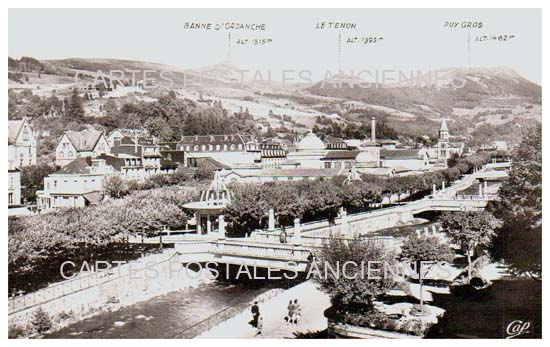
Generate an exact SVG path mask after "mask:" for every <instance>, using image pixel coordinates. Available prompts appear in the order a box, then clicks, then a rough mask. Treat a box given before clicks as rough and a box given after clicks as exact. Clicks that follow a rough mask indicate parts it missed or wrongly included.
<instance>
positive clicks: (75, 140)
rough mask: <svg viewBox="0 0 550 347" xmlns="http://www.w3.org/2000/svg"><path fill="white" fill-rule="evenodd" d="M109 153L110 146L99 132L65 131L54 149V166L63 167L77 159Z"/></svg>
mask: <svg viewBox="0 0 550 347" xmlns="http://www.w3.org/2000/svg"><path fill="white" fill-rule="evenodd" d="M110 152H111V146H109V143H108V142H107V139H106V138H105V135H104V134H103V132H101V131H97V130H83V131H65V133H64V134H63V135H62V136H61V139H59V142H58V143H57V146H56V148H55V164H56V165H59V166H61V167H63V166H65V165H67V164H69V163H71V162H72V161H73V160H75V159H78V158H86V157H96V156H98V155H100V154H108V153H110Z"/></svg>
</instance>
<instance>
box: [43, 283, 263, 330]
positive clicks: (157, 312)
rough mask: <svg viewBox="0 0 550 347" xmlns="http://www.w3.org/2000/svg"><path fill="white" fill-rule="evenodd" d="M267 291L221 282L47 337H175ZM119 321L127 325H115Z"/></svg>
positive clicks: (77, 325)
mask: <svg viewBox="0 0 550 347" xmlns="http://www.w3.org/2000/svg"><path fill="white" fill-rule="evenodd" d="M267 290H268V289H263V288H249V287H245V286H243V285H232V284H227V283H219V282H214V283H207V284H201V285H199V286H198V287H196V288H189V289H183V290H179V291H176V292H171V293H168V294H165V295H161V296H157V297H155V298H152V299H150V300H147V301H143V302H140V303H137V304H133V305H130V306H127V307H123V308H120V309H119V310H117V311H114V312H107V313H102V314H99V315H97V316H94V317H91V318H88V319H86V320H83V321H81V322H78V323H74V324H72V325H70V326H68V327H66V328H63V329H61V330H59V331H57V332H55V333H52V334H50V335H48V336H46V337H47V338H132V339H134V338H172V337H174V336H175V335H177V334H178V333H179V332H181V331H183V330H185V329H186V328H188V327H190V326H192V325H194V324H196V323H197V322H199V321H201V320H203V319H205V318H207V317H209V316H211V315H213V314H215V313H216V312H219V311H220V310H223V309H224V308H226V307H229V306H234V305H237V304H240V303H242V302H249V301H251V300H253V299H254V298H255V297H256V296H258V295H260V294H262V293H263V292H265V291H267ZM143 316H145V317H143ZM115 322H122V323H123V325H122V326H115ZM117 324H118V325H120V324H121V323H117Z"/></svg>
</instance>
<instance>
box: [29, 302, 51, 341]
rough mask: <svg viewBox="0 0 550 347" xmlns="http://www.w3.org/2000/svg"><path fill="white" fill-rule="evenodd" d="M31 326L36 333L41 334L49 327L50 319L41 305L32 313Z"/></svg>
mask: <svg viewBox="0 0 550 347" xmlns="http://www.w3.org/2000/svg"><path fill="white" fill-rule="evenodd" d="M31 326H32V327H33V329H34V330H35V331H36V332H37V333H39V334H42V333H44V332H46V331H48V330H50V329H51V327H52V319H51V318H50V316H49V315H48V313H47V312H46V311H44V309H43V308H42V307H38V309H37V310H36V311H34V313H33V315H32V320H31Z"/></svg>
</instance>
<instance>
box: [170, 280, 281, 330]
mask: <svg viewBox="0 0 550 347" xmlns="http://www.w3.org/2000/svg"><path fill="white" fill-rule="evenodd" d="M282 292H283V290H282V289H272V290H270V291H268V292H267V293H264V294H262V295H260V297H258V298H256V299H254V300H252V301H249V302H243V303H240V304H237V305H234V306H229V307H226V308H224V309H223V310H221V311H218V312H216V313H214V314H213V315H211V316H209V317H207V318H205V319H203V320H201V321H199V322H197V323H194V324H193V325H191V326H189V327H187V328H185V329H184V330H182V331H180V332H178V333H176V334H175V335H172V336H167V338H185V339H192V338H194V337H197V336H199V335H200V334H202V333H204V332H205V331H209V330H210V329H212V328H214V327H216V326H218V325H220V324H221V323H223V322H225V321H227V320H229V319H231V318H233V317H236V316H237V315H238V314H240V313H242V312H244V311H245V310H247V309H248V308H249V307H250V306H252V303H253V302H254V301H257V302H258V303H262V302H265V301H267V300H269V299H271V298H273V297H275V296H277V295H279V294H280V293H282Z"/></svg>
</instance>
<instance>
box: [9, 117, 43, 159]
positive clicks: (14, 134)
mask: <svg viewBox="0 0 550 347" xmlns="http://www.w3.org/2000/svg"><path fill="white" fill-rule="evenodd" d="M8 163H9V164H11V165H12V166H13V167H16V168H20V167H24V166H30V165H36V137H35V136H34V132H33V130H32V128H31V125H30V123H29V122H28V121H27V120H26V119H21V120H8Z"/></svg>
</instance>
